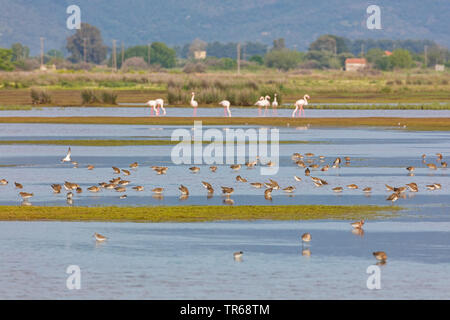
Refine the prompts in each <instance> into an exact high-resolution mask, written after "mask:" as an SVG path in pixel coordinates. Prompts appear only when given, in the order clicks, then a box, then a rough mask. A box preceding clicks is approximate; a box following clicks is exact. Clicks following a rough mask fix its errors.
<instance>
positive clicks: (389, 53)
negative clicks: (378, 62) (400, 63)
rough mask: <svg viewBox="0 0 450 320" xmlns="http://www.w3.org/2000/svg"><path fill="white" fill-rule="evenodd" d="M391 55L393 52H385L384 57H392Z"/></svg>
mask: <svg viewBox="0 0 450 320" xmlns="http://www.w3.org/2000/svg"><path fill="white" fill-rule="evenodd" d="M391 54H392V52H390V51H387V50H386V51H385V52H384V55H386V56H390V55H391Z"/></svg>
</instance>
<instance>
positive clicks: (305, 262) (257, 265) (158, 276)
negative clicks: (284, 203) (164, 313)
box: [0, 219, 450, 299]
mask: <svg viewBox="0 0 450 320" xmlns="http://www.w3.org/2000/svg"><path fill="white" fill-rule="evenodd" d="M449 230H450V224H449V222H445V223H444V222H440V223H436V222H423V221H420V220H418V219H409V220H408V221H396V220H394V221H389V220H388V221H378V222H375V221H369V222H367V223H366V226H365V232H364V234H363V235H362V236H361V235H356V234H353V233H352V232H351V227H350V226H349V223H348V221H333V222H328V221H318V222H264V221H262V222H222V223H193V224H184V223H182V224H181V223H180V224H173V223H161V224H148V223H147V224H136V223H76V222H70V223H58V222H32V223H30V222H28V223H27V222H0V252H1V254H0V256H1V259H0V299H38V298H39V299H449V298H450V293H449V290H448V288H449V286H450V277H448V272H449V270H450V255H449V254H448V252H449V249H450V237H449ZM94 232H99V233H101V234H104V235H106V236H108V237H109V239H108V240H107V241H106V242H105V243H101V244H98V243H97V244H96V243H95V240H94V239H93V238H92V234H93V233H94ZM304 232H310V233H311V235H312V239H313V240H312V242H311V243H310V244H309V245H305V246H304V247H303V248H302V245H301V243H300V241H299V237H300V235H301V234H302V233H304ZM240 250H242V251H244V257H243V259H242V261H234V259H233V255H232V253H233V252H235V251H240ZM303 250H309V253H310V255H309V256H308V255H302V254H303V253H304V254H307V251H303ZM377 250H383V251H386V253H387V255H388V261H387V263H386V264H385V265H382V266H380V270H381V289H379V290H369V289H368V288H367V285H366V282H367V279H368V277H369V274H367V273H366V270H367V268H368V267H369V266H372V265H375V263H376V260H375V259H374V257H373V256H372V254H371V253H372V252H373V251H377ZM69 265H78V266H79V267H80V270H81V289H80V290H68V289H67V288H66V279H67V277H68V276H69V275H68V274H66V269H67V267H68V266H69Z"/></svg>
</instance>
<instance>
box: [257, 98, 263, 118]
mask: <svg viewBox="0 0 450 320" xmlns="http://www.w3.org/2000/svg"><path fill="white" fill-rule="evenodd" d="M263 105H264V97H260V98H259V100H258V101H256V103H255V106H258V116H261V107H262V106H263Z"/></svg>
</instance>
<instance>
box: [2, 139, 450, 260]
mask: <svg viewBox="0 0 450 320" xmlns="http://www.w3.org/2000/svg"><path fill="white" fill-rule="evenodd" d="M436 156H437V158H436V162H437V163H438V164H439V167H440V168H446V167H447V163H446V162H445V161H443V156H442V154H441V153H437V154H436ZM291 159H292V160H293V161H294V163H295V164H296V165H297V166H298V167H301V168H305V171H304V175H305V177H310V179H311V180H312V182H313V184H314V185H315V186H316V187H322V186H325V185H328V182H327V181H325V180H324V179H321V178H318V177H313V176H311V173H312V171H313V170H316V171H319V170H320V171H328V170H329V169H330V168H331V169H336V168H339V167H340V166H341V164H342V159H341V158H340V157H338V158H336V159H335V160H334V161H333V163H332V164H331V165H324V164H323V162H324V161H325V160H324V159H325V157H324V156H318V157H316V156H315V155H314V154H313V153H305V154H304V155H302V154H300V153H294V154H293V155H292V157H291ZM315 160H318V162H319V163H315ZM344 160H345V165H346V166H348V165H350V161H351V159H350V157H344ZM61 162H63V163H71V164H72V165H74V167H75V168H78V165H79V164H78V162H76V161H72V151H71V148H70V147H69V150H68V152H67V154H66V156H65V157H64V158H63V159H61ZM258 163H259V165H264V166H269V167H271V166H274V165H275V163H273V162H272V161H268V162H267V163H264V164H263V163H261V161H260V159H259V157H256V159H255V160H254V161H251V162H250V161H249V162H246V163H245V166H246V167H247V168H248V169H251V168H254V167H255V166H257V165H258ZM422 163H423V164H424V165H425V166H426V167H428V168H429V169H430V170H437V169H438V165H436V164H435V163H432V162H429V163H427V161H426V155H425V154H424V155H422ZM321 166H322V167H321ZM138 167H139V164H138V163H137V162H135V163H132V164H130V165H129V170H128V169H120V168H117V167H112V169H113V172H114V174H117V175H124V176H130V175H131V171H130V170H137V168H138ZM242 167H243V166H242V165H241V164H233V165H231V166H230V168H231V169H232V170H233V171H234V172H237V171H240V170H241V168H242ZM94 168H95V167H94V166H93V165H87V170H94ZM151 168H152V169H153V170H154V171H155V172H156V173H157V174H158V175H165V174H166V173H167V170H168V169H169V168H168V167H163V166H152V167H151ZM209 170H210V171H211V172H216V171H217V170H218V167H217V166H210V167H209ZM406 170H407V171H408V175H409V176H414V170H415V167H413V166H409V167H407V168H406ZM189 171H190V172H191V173H193V174H197V173H199V172H200V168H199V167H190V168H189ZM294 180H295V181H297V182H300V181H302V178H301V177H299V176H296V175H295V176H294ZM236 181H237V182H240V183H247V182H248V180H247V179H245V178H243V177H242V176H241V175H237V176H236ZM8 183H9V182H8V181H7V180H6V179H1V180H0V186H1V185H7V184H8ZM130 183H131V181H130V180H125V179H123V178H122V177H120V176H117V177H114V178H112V179H111V180H109V182H100V183H98V185H93V186H91V187H89V188H87V190H88V191H89V192H91V193H98V192H100V191H101V190H102V189H111V190H115V191H116V192H118V193H121V194H122V195H121V196H120V198H121V199H125V198H126V197H127V196H126V195H125V194H124V193H125V192H126V191H127V189H126V186H128V185H129V184H130ZM202 184H203V187H204V188H205V189H206V191H207V196H208V197H212V196H213V194H214V192H215V190H214V188H213V186H212V184H211V183H209V182H206V181H202ZM14 185H15V188H16V189H20V190H21V189H23V185H22V184H20V183H18V182H15V183H14ZM250 185H251V186H252V187H254V188H257V189H262V188H263V187H264V188H265V191H264V197H265V199H267V200H272V192H273V191H274V190H283V191H284V192H286V193H288V194H289V193H293V192H294V190H295V189H296V188H295V186H293V185H291V186H287V187H285V188H281V187H280V185H279V184H278V182H277V181H275V180H273V179H269V181H268V182H264V183H261V182H251V183H250ZM346 187H347V188H348V189H358V188H359V186H358V185H356V184H349V185H347V186H346ZM51 188H52V189H53V192H54V193H55V194H59V193H61V191H62V190H63V188H64V189H65V190H66V191H67V194H66V197H67V203H68V204H69V205H72V204H73V197H74V192H75V193H78V194H79V193H82V192H83V189H82V188H81V187H80V185H79V184H77V183H73V182H69V181H65V182H64V184H62V185H61V184H52V185H51ZM426 188H427V189H428V190H437V189H441V188H442V186H441V185H440V184H439V183H433V184H429V185H426ZM132 189H133V190H135V191H136V192H142V191H144V186H134V187H133V188H132ZM221 189H222V195H223V196H225V199H224V203H225V204H234V201H233V200H232V199H231V198H230V196H231V195H232V194H233V193H234V191H235V190H234V188H233V187H226V186H221ZM343 189H344V188H343V187H341V186H337V187H334V188H332V190H333V191H334V192H336V193H340V192H342V191H343ZM386 189H387V190H388V191H392V192H393V193H392V194H391V195H390V196H389V197H388V198H387V199H386V200H388V201H391V202H395V201H396V200H398V199H399V198H401V197H402V198H403V197H406V196H405V192H406V191H407V190H409V191H410V192H418V191H419V188H418V186H417V184H416V183H414V182H412V183H408V184H406V185H404V186H399V187H393V186H389V185H386ZM179 190H180V192H181V197H180V199H187V198H188V197H189V189H188V188H187V187H186V186H184V185H180V186H179ZM362 190H363V192H364V193H365V194H370V192H371V191H372V188H371V187H365V188H363V189H362ZM151 191H152V192H153V194H154V195H153V196H154V197H155V198H162V197H163V193H164V188H162V187H157V188H154V189H152V190H151ZM19 195H20V197H21V198H22V199H23V202H22V205H31V203H30V202H29V201H28V200H29V199H30V198H31V197H33V196H34V194H33V193H27V192H20V193H19ZM351 225H352V227H353V232H354V233H355V234H358V235H363V233H364V231H363V228H362V227H363V225H364V220H361V221H357V222H354V223H352V224H351ZM94 237H95V239H96V240H97V241H99V242H102V241H106V239H107V238H106V237H105V236H102V235H100V234H97V233H95V234H94ZM311 239H312V237H311V234H309V233H305V234H303V235H302V237H301V240H302V244H303V243H308V242H310V241H311ZM308 252H309V249H308V250H304V251H303V254H304V255H308ZM309 254H310V253H309ZM373 255H374V256H375V258H376V259H377V260H379V263H381V264H383V263H385V261H386V259H387V255H386V253H385V252H383V251H377V252H374V253H373ZM242 256H243V252H242V251H239V252H235V253H234V258H235V259H236V260H240V259H241V258H242Z"/></svg>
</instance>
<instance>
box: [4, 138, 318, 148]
mask: <svg viewBox="0 0 450 320" xmlns="http://www.w3.org/2000/svg"><path fill="white" fill-rule="evenodd" d="M178 143H180V142H179V141H171V140H0V145H58V146H86V147H121V146H166V145H176V144H178ZM192 143H193V142H192ZM202 143H203V144H210V143H211V141H203V142H202ZM224 143H225V141H224ZM249 143H253V142H249V141H245V144H249ZM254 143H256V142H254ZM267 143H269V144H270V143H271V141H267ZM279 143H280V144H310V143H313V144H316V143H324V142H321V141H304V140H292V141H279Z"/></svg>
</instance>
